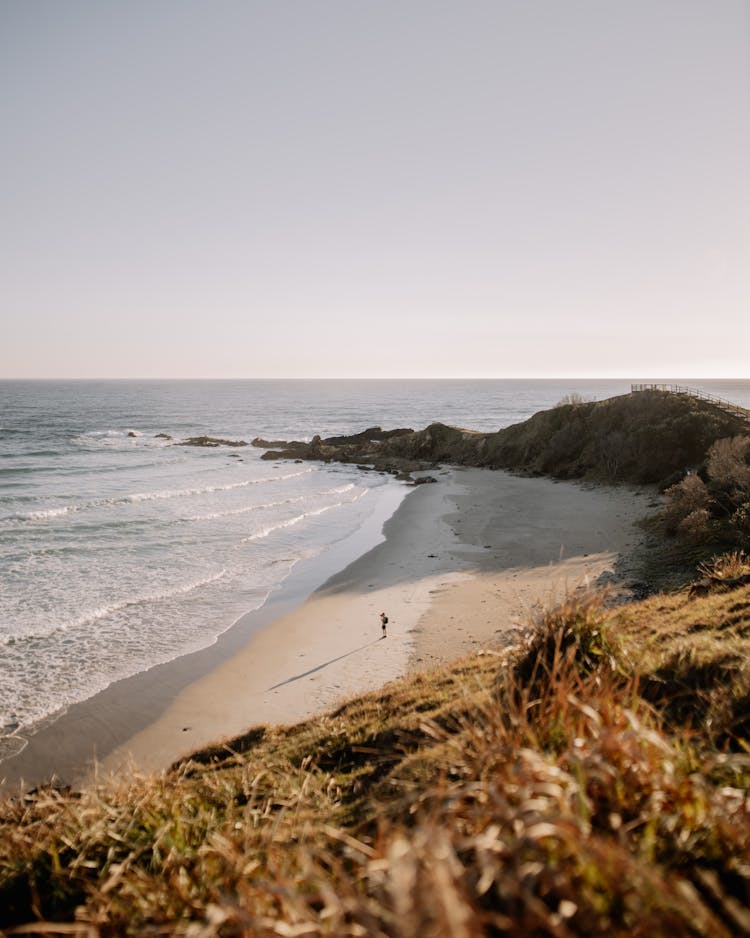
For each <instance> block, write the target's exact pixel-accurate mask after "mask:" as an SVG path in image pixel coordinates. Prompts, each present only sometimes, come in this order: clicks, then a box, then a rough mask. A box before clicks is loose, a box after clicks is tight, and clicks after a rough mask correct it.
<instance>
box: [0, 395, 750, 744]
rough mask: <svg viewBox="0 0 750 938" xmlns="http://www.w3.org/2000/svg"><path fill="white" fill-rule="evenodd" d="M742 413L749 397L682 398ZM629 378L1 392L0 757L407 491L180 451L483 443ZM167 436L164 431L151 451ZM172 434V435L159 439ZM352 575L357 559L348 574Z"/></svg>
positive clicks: (383, 481)
mask: <svg viewBox="0 0 750 938" xmlns="http://www.w3.org/2000/svg"><path fill="white" fill-rule="evenodd" d="M693 383H694V384H697V386H699V387H701V388H702V389H703V390H706V391H709V392H711V393H714V394H718V395H720V396H722V397H727V398H730V399H732V400H735V401H737V402H738V403H740V404H744V405H745V406H748V407H750V382H731V383H730V382H697V383H696V382H693ZM628 390H629V382H626V381H361V382H358V381H251V380H248V381H3V382H0V759H1V758H2V756H3V754H4V753H5V754H7V753H9V752H11V751H15V748H16V745H15V741H14V737H15V736H16V734H17V733H18V732H19V731H22V730H24V729H27V728H28V727H30V726H32V725H33V724H35V723H37V722H38V721H41V720H44V719H46V718H49V717H50V716H51V715H53V714H55V713H58V712H60V711H61V710H62V709H64V708H65V707H67V706H69V705H70V704H72V703H75V702H78V701H81V700H84V699H86V698H88V697H90V696H92V695H93V694H95V693H96V692H97V691H99V690H102V689H103V688H105V687H107V686H108V685H109V684H111V683H112V682H113V681H116V680H118V679H120V678H124V677H128V676H130V675H132V674H135V673H138V672H140V671H145V670H147V669H148V668H150V667H152V666H153V665H155V664H159V663H162V662H165V661H169V660H171V659H173V658H176V657H178V656H180V655H184V654H186V653H189V652H191V651H195V650H197V649H199V648H203V647H206V646H208V645H210V644H212V643H213V642H214V641H215V640H216V639H217V637H218V636H219V635H220V634H221V633H222V632H224V631H225V630H226V629H228V628H230V627H231V626H232V624H233V623H234V622H236V621H237V620H238V619H239V618H240V617H241V616H242V615H243V614H244V613H246V612H249V611H251V610H253V609H257V608H259V607H260V606H261V605H263V603H264V602H265V601H266V599H267V598H268V596H269V595H270V594H271V592H272V591H274V590H276V589H278V588H279V586H280V584H281V583H282V582H283V581H284V579H285V578H286V577H287V576H288V575H289V573H290V571H291V570H292V568H293V567H294V566H295V564H297V563H298V562H299V561H301V560H304V559H306V558H312V557H315V556H316V555H319V554H320V553H322V552H323V551H325V550H326V549H328V548H329V547H331V546H332V545H333V544H335V543H337V542H338V541H340V540H342V539H343V538H345V537H348V536H349V535H351V534H352V533H353V532H354V531H356V530H357V529H358V528H360V527H361V526H362V525H363V523H364V521H365V520H366V519H367V518H368V517H369V516H370V515H371V514H372V513H373V512H374V511H375V510H376V508H377V506H378V500H379V499H380V498H383V497H384V494H385V493H386V492H388V493H389V494H390V495H392V491H393V487H394V486H400V487H401V488H402V490H403V492H404V493H406V491H407V489H406V488H405V487H404V486H403V483H399V482H396V481H395V480H394V479H393V478H392V477H391V476H388V475H381V474H378V473H364V472H361V471H359V470H357V469H356V468H355V467H349V466H339V465H329V466H326V465H321V464H315V463H295V462H291V461H290V462H286V461H271V462H269V461H263V460H261V458H260V457H261V453H262V450H260V449H254V448H252V447H250V446H247V447H242V448H229V447H218V448H215V449H204V448H198V447H190V446H185V445H183V443H182V441H184V440H185V439H186V438H188V437H190V436H197V435H209V436H214V437H222V438H226V439H232V440H245V441H249V440H251V439H252V438H254V437H256V436H261V437H264V438H266V439H271V440H273V439H308V440H309V439H310V438H311V437H312V436H313V435H314V434H315V433H320V434H321V435H323V436H327V435H338V434H343V433H354V432H358V431H360V430H363V429H365V428H367V427H371V426H375V425H380V426H383V427H386V428H392V427H404V426H407V427H414V428H421V427H424V426H426V425H427V424H429V423H431V422H433V421H436V420H439V421H442V422H445V423H449V424H452V425H454V426H463V427H470V428H472V429H477V430H495V429H498V428H500V427H503V426H508V425H509V424H512V423H516V422H518V421H520V420H523V419H525V418H527V417H529V416H531V414H533V413H535V412H536V411H538V410H542V409H545V408H547V407H551V406H554V404H556V403H557V402H559V401H560V400H561V399H562V398H564V397H565V396H566V395H570V394H579V395H581V396H582V397H583V398H584V399H603V398H606V397H611V396H613V395H616V394H622V393H626V392H627V391H628ZM161 434H166V436H163V435H161ZM168 437H169V438H168ZM352 559H353V558H352Z"/></svg>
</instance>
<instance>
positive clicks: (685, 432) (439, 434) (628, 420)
mask: <svg viewBox="0 0 750 938" xmlns="http://www.w3.org/2000/svg"><path fill="white" fill-rule="evenodd" d="M749 430H750V425H748V423H747V422H746V421H744V420H743V419H742V418H741V417H739V416H737V415H734V414H729V413H726V412H725V411H723V410H721V409H720V408H719V407H717V406H716V405H715V404H713V403H711V402H710V401H704V400H700V399H697V398H694V397H690V396H688V395H685V394H670V393H667V392H665V391H640V392H638V393H635V394H625V395H622V396H620V397H613V398H609V399H608V400H605V401H578V400H574V402H572V403H561V404H559V405H558V406H557V407H553V408H552V409H551V410H544V411H540V412H539V413H538V414H534V416H533V417H530V418H529V419H528V420H525V421H523V423H519V424H514V425H513V426H510V427H505V428H503V429H502V430H497V431H495V432H493V433H479V432H477V431H475V430H462V429H460V428H458V427H449V426H446V425H445V424H441V423H434V424H431V425H430V426H429V427H427V428H425V429H424V430H408V429H402V430H394V431H387V432H386V431H383V430H381V429H380V428H379V427H373V428H372V429H371V430H366V431H364V432H363V433H359V434H356V435H354V436H351V437H330V438H328V439H324V440H321V439H320V437H315V438H314V439H313V440H312V442H310V443H304V442H292V443H284V442H281V441H274V442H273V444H270V443H267V441H265V440H260V439H258V440H253V445H254V446H260V447H263V448H268V447H269V446H271V445H273V446H274V447H275V448H274V449H270V450H269V451H268V452H267V453H265V454H264V456H263V458H264V459H312V460H323V461H328V462H348V463H355V464H358V465H362V466H363V467H366V466H372V467H374V468H375V469H377V470H381V471H414V470H417V469H427V468H430V467H432V466H435V465H438V464H440V463H448V464H451V465H460V466H484V467H488V468H492V469H510V470H512V471H514V472H525V473H530V474H534V475H550V476H552V477H554V478H558V479H591V480H598V481H606V482H634V483H657V484H662V485H666V484H668V483H669V482H670V481H671V482H676V481H678V479H679V477H680V476H681V475H682V473H683V472H684V471H685V468H686V467H689V466H694V465H700V464H701V463H702V462H703V460H704V459H705V455H706V452H707V451H708V448H709V447H710V446H711V444H712V443H714V442H715V441H716V440H719V439H722V438H725V437H732V436H736V435H738V434H741V433H743V432H745V433H746V432H748V431H749Z"/></svg>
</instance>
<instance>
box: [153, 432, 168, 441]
mask: <svg viewBox="0 0 750 938" xmlns="http://www.w3.org/2000/svg"><path fill="white" fill-rule="evenodd" d="M154 439H155V440H171V439H172V437H171V436H170V435H169V434H168V433H157V434H156V436H155V437H154Z"/></svg>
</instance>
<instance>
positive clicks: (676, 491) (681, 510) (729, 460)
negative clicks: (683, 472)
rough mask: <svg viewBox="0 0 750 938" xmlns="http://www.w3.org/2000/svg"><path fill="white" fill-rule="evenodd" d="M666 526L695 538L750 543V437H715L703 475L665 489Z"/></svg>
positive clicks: (698, 540) (697, 539) (697, 540)
mask: <svg viewBox="0 0 750 938" xmlns="http://www.w3.org/2000/svg"><path fill="white" fill-rule="evenodd" d="M666 496H667V499H666V502H667V503H666V507H665V510H664V521H665V527H666V530H667V532H668V533H670V534H680V535H683V536H685V537H687V538H689V539H691V540H693V541H696V542H699V543H700V542H703V541H708V540H711V539H712V538H721V537H724V538H730V539H734V540H735V541H736V542H737V543H739V544H740V545H743V546H750V436H745V435H740V436H735V437H730V438H728V439H719V440H716V441H715V442H714V443H713V444H712V445H711V447H710V448H709V450H708V453H707V458H706V461H705V463H704V465H703V466H702V467H701V471H700V474H697V473H691V474H689V475H687V476H686V477H685V478H684V479H682V480H681V481H680V482H677V483H676V484H675V485H673V486H671V487H670V488H669V489H668V490H667V492H666Z"/></svg>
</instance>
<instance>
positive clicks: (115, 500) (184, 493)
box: [0, 466, 318, 524]
mask: <svg viewBox="0 0 750 938" xmlns="http://www.w3.org/2000/svg"><path fill="white" fill-rule="evenodd" d="M316 471H318V470H317V468H316V467H315V466H310V467H308V468H306V469H301V470H299V471H296V472H287V473H282V474H280V475H275V476H264V477H262V478H257V479H252V478H251V479H243V480H241V481H239V482H229V483H226V484H225V485H204V486H194V487H191V488H180V489H160V490H157V491H153V492H133V493H131V494H128V495H118V496H114V497H112V498H96V499H92V500H91V501H87V502H82V503H80V504H76V505H65V506H62V507H58V508H44V509H38V510H36V511H21V512H16V513H15V514H12V515H7V516H6V517H4V518H0V523H4V524H7V523H10V522H19V521H21V522H23V521H25V522H29V521H48V520H50V519H51V518H58V517H60V516H62V515H67V514H73V513H74V512H81V511H89V510H91V509H96V508H108V507H113V506H118V505H128V504H132V505H137V504H139V503H140V502H151V501H165V500H170V499H176V498H193V497H196V496H201V495H214V494H217V493H219V492H231V491H234V490H236V489H243V488H248V487H250V486H255V485H264V484H266V483H271V482H283V481H286V480H288V479H296V478H299V477H300V476H304V475H308V474H309V473H311V472H316ZM217 517H218V516H217Z"/></svg>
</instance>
